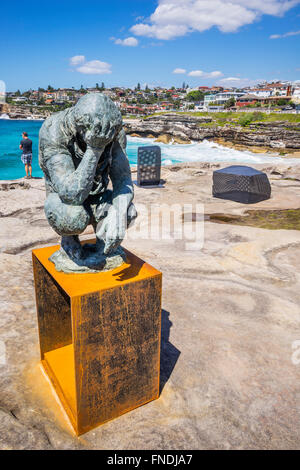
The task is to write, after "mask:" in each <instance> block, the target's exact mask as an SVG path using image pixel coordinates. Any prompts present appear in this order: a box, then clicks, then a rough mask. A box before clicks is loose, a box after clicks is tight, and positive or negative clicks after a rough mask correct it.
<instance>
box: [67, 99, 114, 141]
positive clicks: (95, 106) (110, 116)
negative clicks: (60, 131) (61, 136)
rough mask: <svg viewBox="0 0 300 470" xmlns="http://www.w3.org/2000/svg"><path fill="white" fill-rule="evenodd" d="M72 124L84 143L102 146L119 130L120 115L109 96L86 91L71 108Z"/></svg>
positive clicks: (112, 138) (111, 139)
mask: <svg viewBox="0 0 300 470" xmlns="http://www.w3.org/2000/svg"><path fill="white" fill-rule="evenodd" d="M72 124H73V126H74V127H75V132H76V134H77V135H78V136H79V137H80V139H82V140H83V141H84V142H85V143H86V144H88V145H91V146H92V147H103V146H106V145H108V144H109V143H110V142H112V141H113V140H114V138H115V137H116V136H117V135H118V133H119V132H120V130H121V128H122V116H121V113H120V111H119V109H118V108H117V106H116V105H115V104H114V102H113V101H112V100H111V99H110V98H108V97H107V96H105V95H102V94H101V93H88V94H86V95H84V96H83V97H82V98H80V100H79V101H78V102H77V104H76V105H75V106H74V108H73V109H72Z"/></svg>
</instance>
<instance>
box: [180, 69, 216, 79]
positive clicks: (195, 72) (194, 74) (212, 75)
mask: <svg viewBox="0 0 300 470" xmlns="http://www.w3.org/2000/svg"><path fill="white" fill-rule="evenodd" d="M188 75H189V76H190V77H202V78H217V77H222V75H223V74H222V72H220V70H214V71H213V72H203V70H192V71H191V72H189V73H188Z"/></svg>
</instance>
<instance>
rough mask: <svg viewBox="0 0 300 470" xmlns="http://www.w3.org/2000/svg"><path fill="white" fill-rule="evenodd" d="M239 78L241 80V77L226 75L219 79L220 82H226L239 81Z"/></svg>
mask: <svg viewBox="0 0 300 470" xmlns="http://www.w3.org/2000/svg"><path fill="white" fill-rule="evenodd" d="M241 80H243V79H242V78H238V77H227V78H222V80H220V82H223V83H226V82H240V81H241Z"/></svg>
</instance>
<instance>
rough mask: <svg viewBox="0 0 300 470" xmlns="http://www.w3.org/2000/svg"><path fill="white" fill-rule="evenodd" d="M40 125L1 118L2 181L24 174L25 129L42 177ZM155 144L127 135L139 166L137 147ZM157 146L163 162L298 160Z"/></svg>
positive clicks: (197, 146) (200, 146) (208, 146)
mask: <svg viewBox="0 0 300 470" xmlns="http://www.w3.org/2000/svg"><path fill="white" fill-rule="evenodd" d="M41 125H42V121H30V120H26V121H21V120H20V121H19V120H8V119H0V180H9V179H17V178H22V177H23V176H24V165H23V163H22V162H21V150H20V149H19V145H20V141H21V139H22V132H23V131H25V132H27V133H28V136H29V137H30V138H31V140H32V141H33V161H32V167H33V176H43V173H42V171H41V169H40V168H39V164H38V135H39V130H40V127H41ZM153 144H154V140H153V139H141V138H137V137H128V139H127V155H128V158H129V162H130V164H131V165H136V163H137V151H138V147H140V146H145V145H153ZM155 145H157V144H155ZM158 145H159V146H160V147H161V151H162V164H163V165H168V164H172V163H178V162H195V161H203V162H231V163H232V164H234V163H245V164H251V163H252V164H256V163H268V164H272V163H288V164H292V163H293V162H294V161H297V159H293V158H289V159H287V158H281V157H278V156H277V157H276V156H269V155H268V156H267V155H265V154H253V153H251V152H241V151H239V150H233V149H230V148H226V147H222V146H220V145H218V144H216V143H214V142H209V141H205V140H204V141H203V142H200V143H192V144H188V145H172V144H169V145H167V144H158Z"/></svg>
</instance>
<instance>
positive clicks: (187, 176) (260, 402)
mask: <svg viewBox="0 0 300 470" xmlns="http://www.w3.org/2000/svg"><path fill="white" fill-rule="evenodd" d="M218 166H220V165H210V164H209V163H198V164H196V163H195V164H182V165H181V164H178V165H176V166H170V167H164V168H163V170H162V177H163V179H164V180H165V181H166V182H165V184H164V186H163V187H160V188H158V189H153V188H147V189H144V188H136V196H135V201H136V203H137V206H138V209H139V214H140V217H139V218H138V219H137V223H139V224H144V223H145V222H146V218H145V217H146V213H147V211H149V210H150V208H151V207H156V208H160V209H161V208H162V207H163V204H168V203H172V204H176V203H179V204H183V203H185V204H192V206H191V212H195V213H197V211H198V212H199V209H200V207H201V206H198V207H197V206H196V204H204V209H205V212H206V213H231V214H242V213H243V212H244V211H245V210H247V209H249V206H244V205H242V204H238V203H234V202H231V201H224V200H221V199H213V198H212V196H211V183H212V181H211V176H212V170H213V169H214V168H216V167H218ZM224 166H225V164H224ZM256 167H257V168H258V169H264V170H265V171H267V173H268V175H269V177H270V181H271V185H272V198H271V199H270V200H268V201H263V202H261V203H258V204H255V205H254V206H251V207H250V208H261V209H272V208H274V209H275V208H282V209H284V208H297V207H300V181H298V180H296V178H294V179H293V180H287V179H284V178H286V177H289V175H290V174H293V176H295V175H300V165H299V166H297V167H294V168H293V169H290V170H289V169H288V168H287V167H285V166H276V167H275V166H273V167H268V168H264V166H263V165H257V166H256ZM133 175H134V174H133ZM133 177H134V176H133ZM2 183H3V182H1V183H0V189H1V184H2ZM26 183H27V181H26ZM7 184H9V183H8V182H5V185H7ZM28 185H29V186H30V188H29V189H25V188H24V186H18V182H14V184H13V187H14V188H13V187H11V189H6V190H2V191H0V208H1V217H0V246H1V251H0V283H1V286H2V289H1V291H0V299H1V303H0V311H1V315H0V346H1V347H2V346H3V345H5V358H6V360H4V355H3V354H2V355H1V354H0V448H2V449H191V448H192V449H212V448H215V449H254V448H257V449H296V448H299V445H300V437H299V436H300V419H299V418H300V411H299V410H300V406H299V405H300V386H299V383H300V380H299V379H300V364H298V365H297V364H296V362H297V361H296V362H295V361H294V363H293V362H292V355H293V353H295V350H293V348H292V345H293V344H294V342H295V341H299V340H300V309H299V304H300V273H299V257H300V232H298V231H293V230H272V231H271V230H263V229H257V228H253V227H245V226H233V225H228V224H216V223H212V222H205V224H204V235H205V237H204V245H203V248H202V249H201V250H199V251H188V250H187V249H186V244H185V241H184V240H180V239H178V240H175V241H174V240H172V239H171V240H149V239H148V240H147V239H133V238H131V235H130V233H131V231H132V230H133V229H134V227H133V228H132V229H129V231H128V238H127V240H126V241H125V242H124V246H126V247H127V248H128V249H130V250H132V251H134V252H135V253H136V254H137V255H138V256H140V257H142V258H143V259H145V260H146V261H148V262H150V263H151V264H153V265H154V266H155V267H156V268H158V269H160V270H162V272H163V313H162V320H163V328H162V358H161V359H162V361H161V388H162V392H161V396H160V398H159V399H158V400H156V401H154V402H151V403H149V404H147V405H145V406H143V407H141V408H138V409H136V410H134V411H132V412H130V413H127V414H125V415H123V416H121V417H120V418H118V419H116V420H114V421H111V422H109V423H106V424H105V425H103V426H100V427H98V428H97V429H95V430H93V431H91V432H89V433H87V434H85V435H83V436H81V437H80V438H76V437H75V436H74V435H73V434H72V432H71V429H70V427H69V424H68V421H67V420H66V418H65V415H64V413H63V411H62V409H61V407H60V405H59V404H58V402H57V401H56V399H55V396H54V394H53V391H52V389H51V387H50V385H49V383H48V382H47V380H46V378H45V377H44V375H43V374H42V372H41V369H40V367H39V347H38V336H37V325H36V312H35V298H34V288H33V276H32V266H31V249H32V248H33V247H37V246H43V245H47V244H49V243H55V242H56V241H57V240H58V237H57V236H56V234H55V233H54V232H53V231H52V229H51V228H50V227H49V226H48V225H47V223H46V219H45V217H44V214H43V209H42V206H43V201H44V198H45V195H44V188H43V182H42V181H41V180H29V181H28ZM200 215H201V214H200ZM193 223H194V222H189V221H188V220H187V221H186V224H191V226H192V224H193ZM186 224H185V225H186ZM175 229H178V227H175ZM86 235H87V236H88V234H86ZM1 351H3V348H2V349H1V348H0V352H1ZM298 357H299V354H298Z"/></svg>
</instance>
